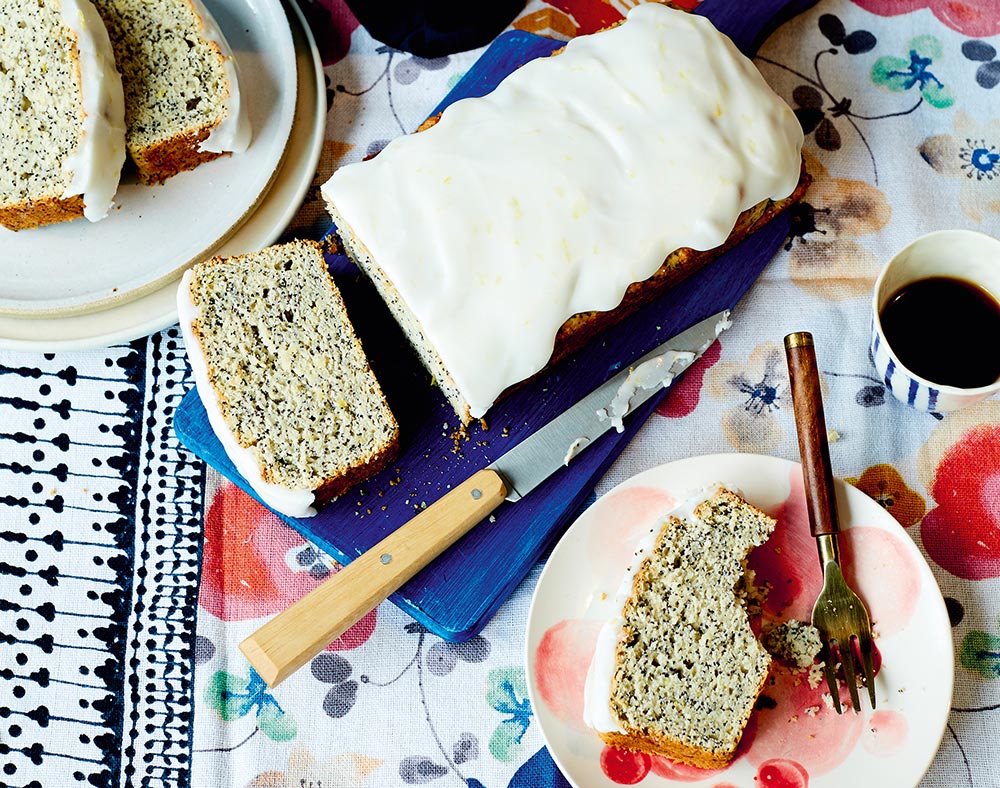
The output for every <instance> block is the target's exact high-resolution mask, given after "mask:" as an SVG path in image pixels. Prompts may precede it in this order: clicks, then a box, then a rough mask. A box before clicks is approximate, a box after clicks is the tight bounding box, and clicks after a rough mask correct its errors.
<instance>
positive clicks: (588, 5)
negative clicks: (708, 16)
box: [515, 0, 700, 36]
mask: <svg viewBox="0 0 1000 788" xmlns="http://www.w3.org/2000/svg"><path fill="white" fill-rule="evenodd" d="M647 1H648V0H647ZM652 1H653V2H656V0H652ZM545 2H546V5H550V6H552V7H553V8H558V9H559V10H560V11H562V12H563V13H565V14H567V15H568V16H569V17H570V18H572V19H573V20H575V21H576V24H577V30H576V34H577V35H579V36H582V35H586V34H588V33H596V32H597V31H598V30H603V29H604V28H606V27H611V26H612V25H615V24H617V23H618V22H621V21H622V19H623V18H624V14H622V12H621V11H620V10H619V9H620V8H622V7H626V8H631V7H632V6H636V5H639V4H640V3H641V2H642V0H638V2H637V0H625V2H624V3H612V2H611V0H545ZM699 2H700V0H675V2H674V3H672V5H675V6H677V7H678V8H684V9H686V10H688V11H690V10H691V9H693V8H697V7H698V3H699ZM516 26H517V25H516V23H515V27H516Z"/></svg>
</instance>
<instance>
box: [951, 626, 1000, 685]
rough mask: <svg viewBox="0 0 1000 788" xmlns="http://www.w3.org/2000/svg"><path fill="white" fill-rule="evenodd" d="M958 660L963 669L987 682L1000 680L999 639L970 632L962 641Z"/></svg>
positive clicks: (976, 631) (981, 633)
mask: <svg viewBox="0 0 1000 788" xmlns="http://www.w3.org/2000/svg"><path fill="white" fill-rule="evenodd" d="M959 660H960V661H961V663H962V667H963V668H965V669H966V670H969V671H971V672H973V673H976V674H978V675H979V676H981V677H982V678H984V679H986V680H987V681H993V680H996V679H1000V637H997V636H996V635H991V634H990V633H989V632H980V631H979V630H977V629H974V630H972V631H971V632H969V633H968V634H967V635H966V636H965V638H963V640H962V648H961V650H960V651H959Z"/></svg>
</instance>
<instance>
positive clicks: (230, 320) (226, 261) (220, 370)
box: [189, 241, 399, 501]
mask: <svg viewBox="0 0 1000 788" xmlns="http://www.w3.org/2000/svg"><path fill="white" fill-rule="evenodd" d="M193 270H194V275H193V278H192V280H191V284H190V288H189V295H190V297H191V300H192V302H193V303H194V305H195V307H196V309H197V310H198V318H197V320H196V321H195V322H194V324H193V332H194V334H195V336H197V337H198V340H199V343H200V345H201V349H202V352H203V354H204V357H205V361H206V365H207V367H208V370H209V379H210V382H211V385H212V387H213V389H214V390H215V393H216V395H217V397H218V401H219V406H220V409H221V411H222V414H223V417H224V419H225V421H226V424H227V425H228V427H229V428H230V430H231V431H232V433H233V436H234V437H235V439H236V441H237V443H239V444H240V445H241V446H243V447H245V448H249V449H251V451H252V452H253V454H254V455H255V456H256V459H257V462H258V464H259V466H260V471H261V477H262V478H263V479H264V480H265V481H267V482H271V483H273V484H277V485H280V486H282V487H286V488H289V489H293V490H296V489H305V490H315V491H316V497H317V499H319V500H321V501H322V500H328V499H329V498H331V497H335V496H337V495H340V494H342V493H343V492H345V491H346V490H347V489H348V488H349V487H351V486H353V485H354V484H356V483H358V482H360V481H363V480H364V479H365V478H368V477H369V476H371V475H373V474H375V473H377V472H378V471H380V470H381V469H382V468H384V467H385V465H387V464H388V463H389V462H391V461H392V459H393V458H394V457H395V455H396V452H397V451H398V444H399V427H398V425H397V423H396V420H395V418H394V417H393V415H392V413H391V411H390V410H389V406H388V404H387V403H386V401H385V398H384V397H383V395H382V391H381V389H380V387H379V385H378V381H377V380H376V379H375V376H374V374H373V373H372V371H371V368H370V367H369V365H368V361H367V359H366V358H365V355H364V350H363V349H362V347H361V343H360V341H359V340H358V339H357V337H356V336H355V334H354V330H353V328H352V326H351V323H350V320H349V318H348V315H347V311H346V309H345V307H344V302H343V300H342V299H341V297H340V293H339V292H338V290H337V288H336V286H335V285H334V284H333V281H332V280H331V279H330V275H329V273H328V272H327V268H326V262H325V260H324V259H323V254H322V250H321V247H320V246H319V245H318V244H316V243H313V242H311V241H293V242H291V243H287V244H283V245H280V246H273V247H270V248H268V249H264V250H263V251H260V252H253V253H250V254H245V255H240V256H238V257H232V258H215V259H213V260H209V261H207V262H205V263H202V264H200V265H197V266H195V268H194V269H193Z"/></svg>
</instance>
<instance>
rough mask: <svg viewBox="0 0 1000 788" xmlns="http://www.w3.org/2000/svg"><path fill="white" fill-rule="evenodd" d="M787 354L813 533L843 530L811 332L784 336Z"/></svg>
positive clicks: (820, 533)
mask: <svg viewBox="0 0 1000 788" xmlns="http://www.w3.org/2000/svg"><path fill="white" fill-rule="evenodd" d="M785 357H786V359H787V361H788V379H789V381H790V383H791V391H792V407H793V408H794V409H795V427H796V429H797V431H798V433H799V454H800V455H801V457H802V479H803V481H804V482H805V486H806V506H807V508H808V511H809V528H810V530H811V531H812V535H813V536H822V535H823V534H837V533H840V525H839V523H838V522H837V499H836V494H835V492H834V488H833V468H832V466H831V465H830V445H829V443H827V439H826V418H825V417H824V415H823V395H822V392H821V391H820V384H819V368H818V367H817V366H816V349H815V348H814V347H813V338H812V334H810V333H809V332H807V331H800V332H798V333H795V334H789V335H788V336H787V337H785Z"/></svg>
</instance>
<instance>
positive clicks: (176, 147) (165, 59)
mask: <svg viewBox="0 0 1000 788" xmlns="http://www.w3.org/2000/svg"><path fill="white" fill-rule="evenodd" d="M95 5H96V6H97V10H98V11H99V12H100V14H101V16H102V17H103V18H104V22H105V24H106V25H107V28H108V32H109V33H110V35H111V44H112V46H113V47H114V52H115V59H116V61H117V63H118V70H119V71H120V72H121V75H122V81H123V83H124V86H125V124H126V137H125V141H126V145H127V146H128V153H129V156H130V157H131V159H132V161H133V162H135V166H136V168H137V170H138V173H139V179H140V180H141V181H143V183H162V182H163V181H164V180H166V179H167V178H169V177H171V176H172V175H175V174H176V173H178V172H182V171H184V170H191V169H194V168H195V167H197V166H198V165H199V164H202V163H203V162H206V161H210V160H212V159H214V158H217V157H219V156H221V155H223V154H224V153H228V152H232V153H239V152H241V151H244V150H246V148H247V147H248V146H249V144H250V125H249V122H248V120H247V112H246V105H245V103H244V102H243V101H242V100H241V97H240V89H239V80H238V77H237V73H236V61H235V59H234V58H233V54H232V51H231V50H230V48H229V44H227V43H226V39H225V37H224V36H223V35H222V31H221V30H220V29H219V26H218V24H216V22H215V20H214V19H213V18H212V16H211V14H209V12H208V10H207V9H206V8H205V6H204V5H202V3H201V0H95Z"/></svg>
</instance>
